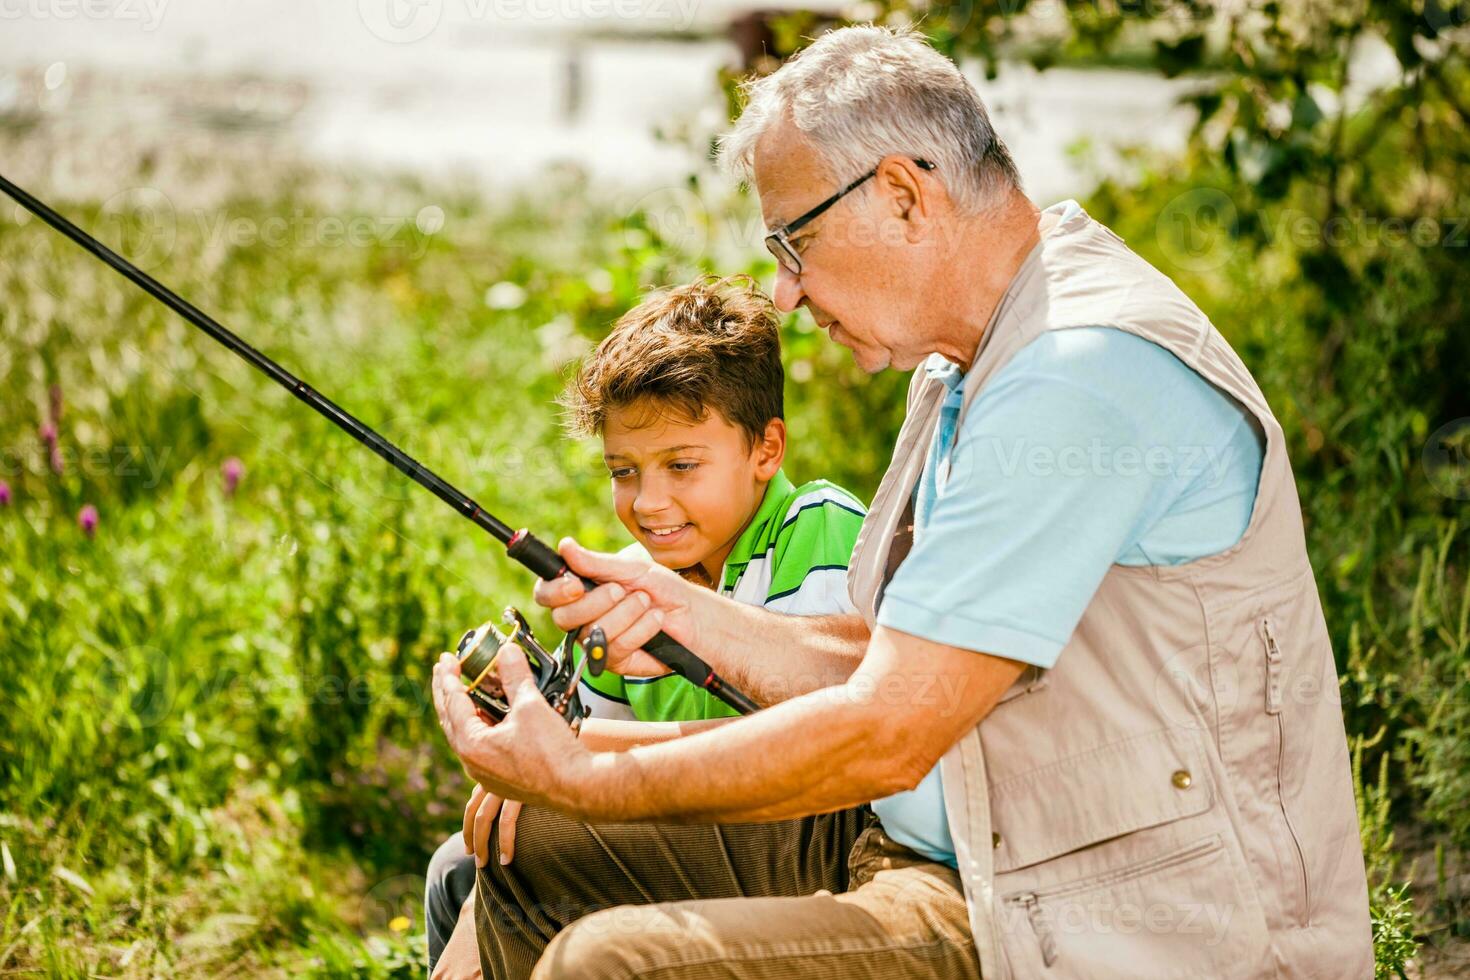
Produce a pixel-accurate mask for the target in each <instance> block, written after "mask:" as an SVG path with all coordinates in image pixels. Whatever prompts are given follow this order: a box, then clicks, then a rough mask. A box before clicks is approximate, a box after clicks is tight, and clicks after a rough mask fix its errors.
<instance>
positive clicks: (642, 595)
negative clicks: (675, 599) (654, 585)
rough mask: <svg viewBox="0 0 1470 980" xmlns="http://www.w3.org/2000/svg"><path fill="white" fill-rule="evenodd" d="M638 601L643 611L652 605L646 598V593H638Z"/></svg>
mask: <svg viewBox="0 0 1470 980" xmlns="http://www.w3.org/2000/svg"><path fill="white" fill-rule="evenodd" d="M638 601H639V602H641V603H643V608H644V609H647V608H648V607H649V606H651V605H653V600H652V599H650V598H649V597H648V593H647V592H640V593H638Z"/></svg>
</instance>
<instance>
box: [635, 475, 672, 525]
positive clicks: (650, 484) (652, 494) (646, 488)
mask: <svg viewBox="0 0 1470 980" xmlns="http://www.w3.org/2000/svg"><path fill="white" fill-rule="evenodd" d="M669 502H670V501H669V495H668V492H667V491H666V490H665V489H664V488H663V486H662V483H661V481H658V480H644V481H643V483H642V484H641V485H640V486H639V487H638V496H636V497H634V498H633V513H634V514H635V515H637V516H638V518H639V519H640V520H642V519H645V518H650V517H656V516H658V515H659V514H661V513H663V512H664V511H666V510H668V509H669Z"/></svg>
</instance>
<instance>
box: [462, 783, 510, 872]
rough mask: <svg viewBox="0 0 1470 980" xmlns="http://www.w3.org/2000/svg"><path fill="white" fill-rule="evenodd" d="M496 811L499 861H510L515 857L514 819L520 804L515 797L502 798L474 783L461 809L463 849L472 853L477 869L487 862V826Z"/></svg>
mask: <svg viewBox="0 0 1470 980" xmlns="http://www.w3.org/2000/svg"><path fill="white" fill-rule="evenodd" d="M497 813H499V814H500V863H501V864H510V862H511V858H513V857H514V856H515V843H516V821H517V820H518V819H520V816H521V805H520V803H518V802H516V801H515V800H502V799H501V798H500V797H499V796H497V795H495V794H494V793H491V792H489V791H488V790H486V789H485V787H483V786H481V785H479V784H478V783H476V784H475V790H474V792H473V793H471V794H470V801H469V803H467V804H466V805H465V808H464V852H465V853H466V854H473V855H474V856H475V867H477V868H483V867H484V866H485V865H487V864H489V863H490V825H491V824H493V823H494V822H495V815H496V814H497Z"/></svg>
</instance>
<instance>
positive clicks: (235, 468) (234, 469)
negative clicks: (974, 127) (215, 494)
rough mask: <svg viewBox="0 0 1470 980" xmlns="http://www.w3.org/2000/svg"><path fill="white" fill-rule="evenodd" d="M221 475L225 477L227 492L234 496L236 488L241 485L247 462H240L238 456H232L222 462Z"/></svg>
mask: <svg viewBox="0 0 1470 980" xmlns="http://www.w3.org/2000/svg"><path fill="white" fill-rule="evenodd" d="M219 471H220V475H221V476H222V477H224V481H225V493H226V495H228V496H231V497H233V496H234V495H235V488H236V487H238V486H239V485H240V480H241V478H242V477H244V476H245V464H244V463H242V462H240V458H239V457H238V456H231V457H230V458H229V459H227V460H225V461H224V462H223V463H221V464H220V467H219Z"/></svg>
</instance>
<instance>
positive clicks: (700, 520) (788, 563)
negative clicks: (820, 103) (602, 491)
mask: <svg viewBox="0 0 1470 980" xmlns="http://www.w3.org/2000/svg"><path fill="white" fill-rule="evenodd" d="M778 328H779V319H778V316H777V313H776V310H775V308H774V307H773V306H772V305H771V302H770V300H768V299H767V298H766V297H765V296H764V295H762V294H761V293H760V292H759V290H758V289H757V288H756V287H755V285H754V283H752V282H751V281H750V280H748V279H744V278H743V277H737V278H732V279H723V280H712V279H703V280H700V281H697V282H695V283H693V284H691V285H688V286H681V287H679V288H676V289H670V290H668V291H666V292H661V293H657V294H654V295H652V296H650V297H649V298H648V299H647V300H645V301H644V302H643V303H642V304H640V305H639V306H637V307H636V308H634V309H633V310H631V311H629V312H628V313H627V314H626V315H625V316H623V317H622V319H620V320H619V321H618V322H617V324H616V325H615V326H614V327H613V330H612V332H611V333H610V334H609V335H608V336H607V338H606V339H605V340H603V342H602V343H601V344H600V345H599V346H598V348H597V350H596V351H595V352H594V353H593V354H592V355H591V356H590V357H589V358H588V359H587V361H586V362H585V363H584V364H583V366H582V370H581V372H580V373H579V374H578V375H577V377H576V378H575V380H574V381H573V382H572V384H571V385H570V387H569V389H568V392H567V395H566V397H565V399H564V402H565V404H566V405H567V407H568V409H569V416H570V419H569V421H570V428H571V430H572V432H573V433H574V434H575V435H579V436H585V435H592V434H597V435H600V436H601V437H602V446H603V461H604V462H605V463H606V465H607V469H608V474H609V476H610V477H611V482H612V497H613V509H614V510H615V511H616V512H617V515H618V519H619V520H620V521H622V524H623V526H624V527H625V528H627V529H628V533H629V534H631V535H632V536H633V538H634V542H635V543H634V545H631V546H630V547H640V548H642V549H644V550H646V551H647V553H648V555H649V556H650V557H651V558H652V559H653V560H654V561H656V562H658V563H659V564H661V565H664V566H666V567H669V568H673V569H676V570H678V571H679V572H680V573H681V574H683V575H685V576H686V577H687V578H690V579H693V580H695V581H698V582H701V583H702V584H704V585H706V586H708V587H710V588H717V589H719V590H720V592H722V593H723V594H725V595H729V596H731V597H733V598H734V599H735V600H737V601H739V602H748V603H751V604H753V605H762V606H767V607H769V608H772V609H776V610H780V611H783V612H788V613H795V614H798V615H820V614H831V613H840V612H852V611H854V610H853V607H852V605H851V603H850V601H849V600H848V597H847V565H848V561H849V559H850V558H851V555H852V549H853V545H854V543H855V542H856V540H857V534H858V530H859V528H860V527H861V526H862V521H863V512H864V511H863V505H862V504H861V503H860V502H859V501H858V500H857V498H856V497H854V496H853V495H852V494H850V493H848V492H847V491H845V490H843V489H842V488H840V487H838V486H835V485H834V484H832V483H829V482H827V481H825V480H815V481H812V482H809V483H803V484H801V485H800V486H796V485H794V484H793V483H792V482H791V480H790V479H788V478H787V476H786V475H785V473H784V472H782V470H781V462H782V460H783V458H784V457H785V454H786V423H785V422H784V420H783V416H784V392H783V387H784V380H785V378H784V373H783V371H782V367H781V341H780V335H779V332H778ZM695 652H696V653H698V651H695ZM580 693H581V698H582V703H583V704H585V705H587V706H588V707H589V708H590V709H591V716H590V717H589V718H588V719H587V721H586V722H585V723H584V724H583V727H582V732H581V738H582V739H583V741H586V742H589V743H592V744H593V745H595V747H597V748H602V749H612V750H617V749H623V748H628V747H631V746H632V745H636V744H642V743H647V742H651V741H661V740H663V739H666V738H676V737H679V736H680V735H683V734H687V733H689V732H690V731H692V730H697V729H699V728H704V727H711V726H708V725H691V724H689V723H691V722H698V721H701V720H705V719H728V718H729V717H732V716H734V715H735V714H736V712H735V710H734V709H733V708H730V707H729V706H727V705H726V704H725V703H724V702H722V701H720V700H718V699H717V698H715V697H714V696H713V695H711V694H709V692H707V691H705V690H703V689H701V688H698V687H695V686H694V685H693V684H690V683H689V682H688V681H686V680H684V679H683V678H682V677H679V676H677V675H675V674H667V673H666V674H662V675H661V676H651V677H632V676H621V675H618V674H614V673H612V672H611V671H609V672H605V673H604V674H602V676H600V677H598V678H596V679H593V678H591V677H584V678H583V681H582V685H581V688H580ZM484 799H485V797H484V794H483V792H482V791H481V790H479V788H478V787H477V788H476V791H475V794H474V795H473V796H472V798H471V800H470V805H469V807H468V808H467V809H466V816H465V833H464V835H463V836H462V837H461V836H459V835H456V836H455V837H453V838H451V839H450V840H448V841H446V842H445V844H444V845H443V846H442V847H440V849H439V851H438V853H436V854H435V856H434V861H433V862H432V863H431V865H430V870H429V886H428V894H427V896H426V906H427V907H426V910H425V911H426V918H427V919H428V929H429V956H430V961H431V965H432V964H433V963H434V961H436V960H437V959H438V957H439V950H440V949H441V948H443V947H442V944H443V942H444V937H445V936H446V935H447V934H448V932H449V931H450V930H451V929H452V930H453V939H452V940H451V941H450V946H449V948H448V949H446V950H445V954H446V955H445V963H444V966H445V967H448V966H449V965H450V962H451V961H453V962H454V963H456V964H460V963H462V964H464V966H463V967H462V968H461V967H459V966H456V968H455V969H454V971H452V972H451V971H450V970H448V969H444V970H440V971H439V972H438V974H436V975H455V976H459V975H475V972H474V971H476V970H477V969H478V958H477V954H476V952H475V949H474V934H473V931H472V928H470V927H468V926H466V925H461V926H460V927H459V928H455V925H454V923H455V919H456V917H458V916H460V912H461V909H462V907H464V902H465V901H466V899H467V898H468V897H469V894H470V890H471V889H472V888H473V886H474V873H475V865H476V861H477V860H478V861H479V863H481V864H483V863H484V861H485V860H486V859H487V858H488V855H489V841H488V837H489V830H490V822H491V821H492V820H493V819H494V818H495V812H494V809H495V805H494V798H493V797H492V798H491V801H492V802H491V803H490V804H489V805H488V806H485V805H482V801H483V800H484ZM517 811H518V804H514V803H513V802H510V801H507V802H506V803H505V805H504V812H502V813H501V815H500V834H499V837H500V853H501V860H502V862H508V861H509V858H510V854H511V844H512V836H513V834H514V821H515V818H516V815H517ZM466 850H473V852H474V855H466V853H465V852H466ZM476 855H477V856H478V857H476ZM462 921H463V922H465V923H468V921H469V914H466V915H465V916H463V917H462Z"/></svg>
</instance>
